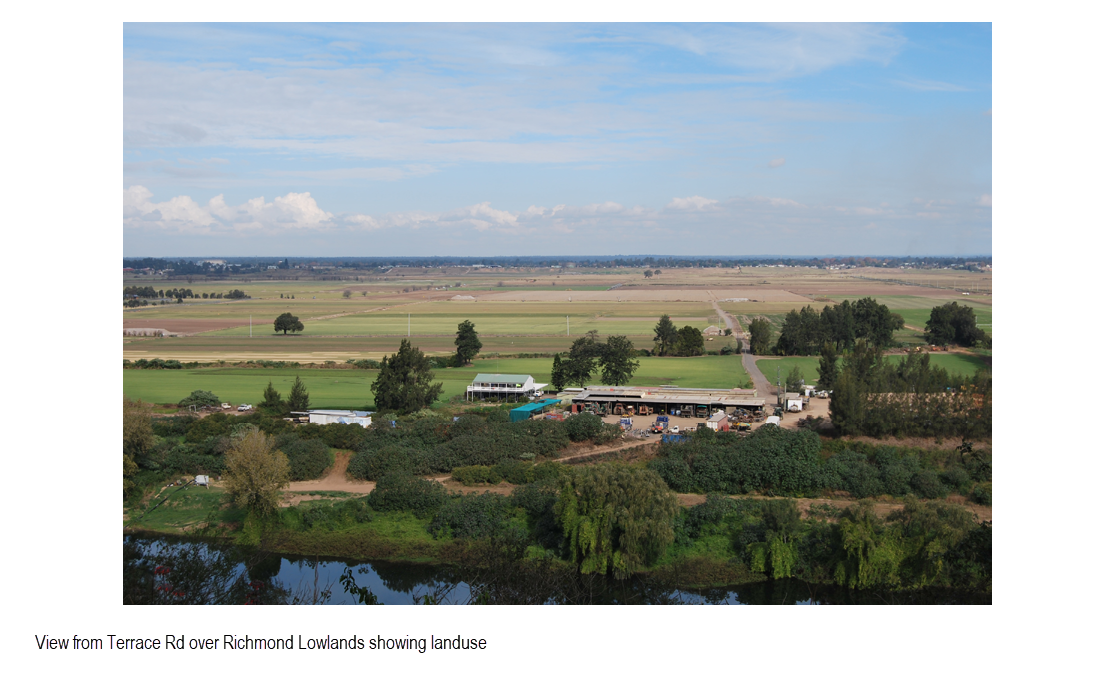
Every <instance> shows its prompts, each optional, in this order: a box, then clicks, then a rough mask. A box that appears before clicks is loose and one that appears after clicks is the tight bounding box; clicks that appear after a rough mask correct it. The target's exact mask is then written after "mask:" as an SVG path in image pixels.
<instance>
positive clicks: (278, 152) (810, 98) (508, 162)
mask: <svg viewBox="0 0 1115 673" xmlns="http://www.w3.org/2000/svg"><path fill="white" fill-rule="evenodd" d="M123 66H124V148H123V163H124V185H123V189H124V194H123V196H124V218H123V224H124V253H125V255H218V254H222V255H369V256H374V255H427V254H428V255H446V254H450V255H460V254H473V255H522V254H686V255H751V254H789V255H811V254H898V255H903V254H910V255H936V254H942V255H952V254H988V253H990V251H991V211H992V207H991V202H992V186H991V107H992V103H991V26H990V24H942V25H936V24H912V25H911V24H902V25H889V24H866V25H858V24H789V25H758V24H710V25H703V24H498V25H486V24H448V25H443V24H417V25H416V24H341V25H331V24H281V25H265V24H257V25H237V24H220V25H196V24H125V27H124V63H123Z"/></svg>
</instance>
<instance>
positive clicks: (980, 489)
mask: <svg viewBox="0 0 1115 673" xmlns="http://www.w3.org/2000/svg"><path fill="white" fill-rule="evenodd" d="M968 497H970V498H971V499H972V502H974V503H976V504H977V505H990V504H991V482H990V481H983V482H980V483H978V484H976V485H975V486H973V487H972V494H971V495H970V496H968Z"/></svg>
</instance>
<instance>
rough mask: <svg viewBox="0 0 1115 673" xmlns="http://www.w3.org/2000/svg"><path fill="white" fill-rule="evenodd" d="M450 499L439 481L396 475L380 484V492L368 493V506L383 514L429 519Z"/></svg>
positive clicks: (391, 475) (385, 478) (394, 473)
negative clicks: (402, 513) (401, 514)
mask: <svg viewBox="0 0 1115 673" xmlns="http://www.w3.org/2000/svg"><path fill="white" fill-rule="evenodd" d="M448 499H449V494H448V493H447V492H446V490H445V487H444V486H442V485H441V484H440V483H438V482H436V481H430V480H428V479H423V478H421V477H416V476H414V475H410V474H405V473H400V472H392V473H390V474H387V475H384V476H383V478H382V479H380V480H379V481H378V482H376V489H375V490H374V491H372V492H371V493H370V494H368V506H369V507H371V508H372V509H374V510H378V511H381V512H385V511H390V512H413V513H414V514H415V515H417V516H429V515H430V514H432V513H434V512H436V511H438V510H439V509H441V507H442V506H443V505H444V504H445V502H446V500H448Z"/></svg>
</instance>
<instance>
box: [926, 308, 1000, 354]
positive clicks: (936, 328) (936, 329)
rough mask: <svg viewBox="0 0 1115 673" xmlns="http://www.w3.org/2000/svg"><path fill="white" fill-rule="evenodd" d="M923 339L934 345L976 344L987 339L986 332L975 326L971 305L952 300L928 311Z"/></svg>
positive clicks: (974, 315)
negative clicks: (962, 304) (963, 304)
mask: <svg viewBox="0 0 1115 673" xmlns="http://www.w3.org/2000/svg"><path fill="white" fill-rule="evenodd" d="M925 339H926V341H928V342H929V343H931V344H933V345H936V346H944V345H946V344H958V345H961V346H976V345H978V344H980V343H983V342H985V341H986V340H987V333H986V332H984V331H983V330H981V329H980V328H979V327H976V312H975V311H973V310H972V307H971V306H961V305H959V304H957V303H956V302H954V301H953V302H949V303H947V304H942V305H941V306H937V307H934V309H933V310H932V311H930V312H929V321H928V322H926V323H925Z"/></svg>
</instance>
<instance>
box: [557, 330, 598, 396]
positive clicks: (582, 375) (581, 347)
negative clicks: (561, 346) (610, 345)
mask: <svg viewBox="0 0 1115 673" xmlns="http://www.w3.org/2000/svg"><path fill="white" fill-rule="evenodd" d="M601 345H602V344H599V343H597V342H596V340H595V334H592V333H590V334H586V335H585V336H583V337H579V338H578V339H576V340H575V341H574V342H573V345H572V346H571V347H570V348H569V359H567V360H565V362H564V372H565V384H566V385H570V384H572V385H574V386H577V387H578V388H583V387H584V385H585V384H586V383H588V382H589V380H591V379H592V375H593V374H595V373H596V369H597V366H598V365H597V362H596V358H597V357H598V356H599V355H600V350H601Z"/></svg>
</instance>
